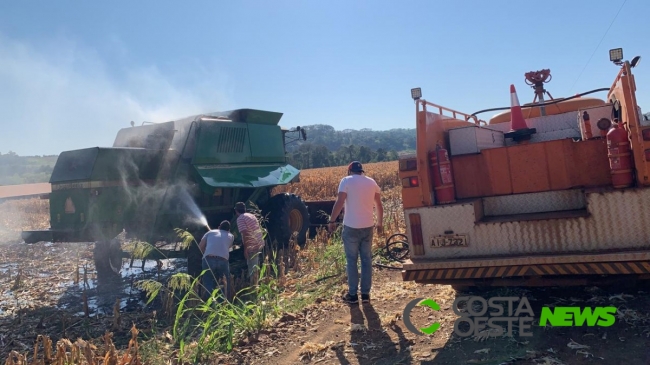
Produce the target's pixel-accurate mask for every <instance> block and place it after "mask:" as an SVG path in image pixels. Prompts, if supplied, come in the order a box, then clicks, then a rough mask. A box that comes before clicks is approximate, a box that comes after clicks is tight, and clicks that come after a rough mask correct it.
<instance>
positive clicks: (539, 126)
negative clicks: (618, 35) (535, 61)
mask: <svg viewBox="0 0 650 365" xmlns="http://www.w3.org/2000/svg"><path fill="white" fill-rule="evenodd" d="M639 59H640V57H635V58H634V59H632V61H623V52H622V49H614V50H611V51H610V60H611V61H612V62H614V64H616V65H617V66H619V67H620V70H619V73H618V75H617V76H616V78H615V80H614V83H613V84H612V86H611V87H609V88H602V89H596V90H591V91H588V92H585V93H581V94H577V95H576V96H573V97H568V98H558V99H554V98H553V97H552V96H551V95H550V93H549V92H548V91H546V90H545V89H544V84H545V83H548V82H549V81H550V77H551V73H550V70H541V71H535V72H529V73H526V74H525V79H526V83H527V84H528V85H530V86H531V87H532V88H533V89H534V92H535V98H534V100H533V103H530V104H524V105H523V106H521V105H520V104H519V99H518V96H517V92H516V89H515V86H514V85H510V107H505V108H494V109H487V110H482V111H479V112H476V113H473V114H466V113H462V112H459V111H456V110H453V109H449V108H446V107H443V106H440V105H436V104H433V103H430V102H428V101H426V100H424V99H422V92H421V90H420V89H419V88H417V89H412V90H411V96H412V98H413V99H414V101H415V104H416V133H417V137H416V138H417V139H416V152H415V154H413V155H407V156H401V157H400V163H399V176H400V179H401V180H402V198H403V209H404V216H405V220H406V227H407V232H406V233H407V237H408V242H409V246H410V258H409V259H408V260H406V261H405V263H404V266H403V271H402V276H403V280H406V281H415V282H418V283H440V284H455V285H459V286H467V285H469V286H474V285H481V286H483V285H486V286H488V285H512V284H514V285H531V286H533V285H555V284H558V283H561V284H586V283H590V282H595V281H597V282H603V280H607V279H609V278H613V279H621V278H625V279H648V278H650V226H649V225H648V224H647V222H649V221H650V121H648V120H645V119H644V117H643V114H642V113H641V108H640V107H639V106H638V105H637V101H636V96H635V91H636V83H635V80H634V75H633V74H632V69H633V68H634V67H636V66H637V64H638V63H639ZM595 92H606V93H607V97H606V99H605V100H602V99H598V98H593V97H585V95H588V94H592V93H595ZM545 95H548V97H549V98H548V100H545V98H544V96H545ZM496 110H505V111H503V112H501V113H500V114H497V115H495V116H494V117H492V118H491V119H490V120H489V121H488V122H485V121H483V120H480V119H478V117H477V115H478V114H480V113H483V112H487V111H496ZM594 131H600V133H598V132H596V133H594Z"/></svg>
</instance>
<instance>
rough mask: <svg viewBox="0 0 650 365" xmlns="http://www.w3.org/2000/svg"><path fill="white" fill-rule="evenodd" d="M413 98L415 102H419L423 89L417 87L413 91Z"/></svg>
mask: <svg viewBox="0 0 650 365" xmlns="http://www.w3.org/2000/svg"><path fill="white" fill-rule="evenodd" d="M411 97H412V98H413V100H418V99H420V98H421V97H422V89H420V88H419V87H416V88H415V89H411Z"/></svg>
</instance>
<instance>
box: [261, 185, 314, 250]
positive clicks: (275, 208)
mask: <svg viewBox="0 0 650 365" xmlns="http://www.w3.org/2000/svg"><path fill="white" fill-rule="evenodd" d="M269 212H270V214H269V216H268V217H269V223H268V229H269V236H270V238H271V242H274V241H275V242H276V243H277V244H278V248H283V247H287V246H288V244H289V241H290V240H291V237H292V235H293V234H294V233H298V236H297V237H296V242H297V243H298V245H299V246H300V247H303V246H304V245H305V243H307V231H308V230H309V212H307V206H306V205H305V203H304V202H303V201H302V199H300V197H299V196H297V195H295V194H287V193H283V194H278V195H274V196H273V197H272V198H271V200H270V204H269Z"/></svg>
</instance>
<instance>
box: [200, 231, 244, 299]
mask: <svg viewBox="0 0 650 365" xmlns="http://www.w3.org/2000/svg"><path fill="white" fill-rule="evenodd" d="M234 241H235V236H233V235H232V233H230V222H228V221H223V222H221V224H220V225H219V229H213V230H211V231H208V232H207V233H206V234H205V235H203V238H202V239H201V243H199V249H200V250H201V252H202V253H203V260H202V263H203V264H202V268H203V270H208V272H206V273H205V275H204V276H203V286H204V287H205V290H206V292H207V296H208V297H209V296H210V295H212V292H213V291H214V290H215V288H216V287H217V286H218V283H221V282H224V281H225V283H224V286H225V290H223V289H222V290H221V293H222V294H223V297H224V298H226V299H227V300H229V299H230V290H231V285H230V265H229V262H228V260H229V259H230V248H231V247H232V244H233V242H234Z"/></svg>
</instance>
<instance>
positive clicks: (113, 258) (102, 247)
mask: <svg viewBox="0 0 650 365" xmlns="http://www.w3.org/2000/svg"><path fill="white" fill-rule="evenodd" d="M93 259H94V261H95V270H97V276H98V277H99V276H108V277H111V276H116V275H119V273H120V271H121V270H122V244H121V242H120V240H118V239H112V240H109V241H97V242H95V248H94V249H93Z"/></svg>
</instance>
